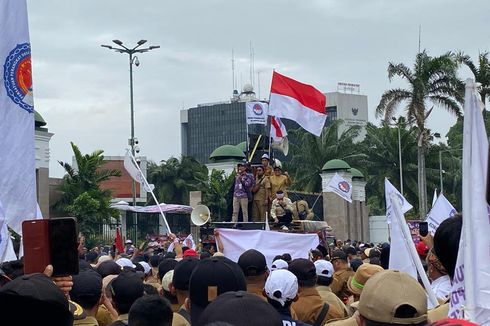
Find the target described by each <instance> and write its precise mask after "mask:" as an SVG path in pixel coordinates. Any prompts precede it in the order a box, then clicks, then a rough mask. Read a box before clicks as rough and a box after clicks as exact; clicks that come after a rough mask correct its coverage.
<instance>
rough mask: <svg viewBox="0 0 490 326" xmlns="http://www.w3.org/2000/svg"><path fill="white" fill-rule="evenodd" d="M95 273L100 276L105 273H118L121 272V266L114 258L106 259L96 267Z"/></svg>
mask: <svg viewBox="0 0 490 326" xmlns="http://www.w3.org/2000/svg"><path fill="white" fill-rule="evenodd" d="M97 273H99V274H100V276H102V278H104V277H106V276H107V275H119V274H121V266H119V264H118V263H116V262H115V261H114V260H106V261H104V262H102V263H100V265H99V266H98V267H97Z"/></svg>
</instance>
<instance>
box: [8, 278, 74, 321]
mask: <svg viewBox="0 0 490 326" xmlns="http://www.w3.org/2000/svg"><path fill="white" fill-rule="evenodd" d="M0 306H1V307H2V311H10V312H13V313H7V314H3V315H2V324H6V325H7V324H8V325H22V324H26V325H27V324H28V323H29V322H30V323H32V321H33V319H34V320H36V322H37V324H39V325H41V324H45V325H71V323H72V322H73V315H72V314H71V312H70V310H69V304H68V300H67V299H66V297H65V295H64V294H63V292H61V290H60V289H59V288H58V287H57V286H56V284H54V283H53V281H52V280H51V279H50V278H49V277H47V276H46V275H44V274H41V273H36V274H29V275H23V276H19V277H17V278H15V279H14V280H12V281H10V282H8V283H6V284H5V285H4V286H3V287H2V288H0ZM19 309H22V310H23V311H22V313H15V312H18V311H19Z"/></svg>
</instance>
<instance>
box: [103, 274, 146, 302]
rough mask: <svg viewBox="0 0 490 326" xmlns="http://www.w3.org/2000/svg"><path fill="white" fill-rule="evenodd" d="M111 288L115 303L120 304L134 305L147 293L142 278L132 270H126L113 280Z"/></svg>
mask: <svg viewBox="0 0 490 326" xmlns="http://www.w3.org/2000/svg"><path fill="white" fill-rule="evenodd" d="M111 286H112V290H113V298H114V301H116V302H118V303H133V302H134V301H136V299H138V298H139V297H141V296H143V294H144V292H145V289H144V287H143V280H142V279H141V276H140V275H139V274H138V273H136V272H135V271H131V270H124V271H123V272H122V273H121V274H119V275H118V276H117V277H116V278H115V279H114V280H112V282H111Z"/></svg>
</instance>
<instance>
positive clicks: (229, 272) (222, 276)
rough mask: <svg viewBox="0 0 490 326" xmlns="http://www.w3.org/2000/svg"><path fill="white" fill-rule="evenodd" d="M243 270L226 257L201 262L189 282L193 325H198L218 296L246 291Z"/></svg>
mask: <svg viewBox="0 0 490 326" xmlns="http://www.w3.org/2000/svg"><path fill="white" fill-rule="evenodd" d="M246 290H247V283H246V282H245V276H244V275H243V272H242V269H241V268H240V266H238V264H237V263H235V262H233V261H231V260H229V259H228V258H226V257H211V258H209V259H205V260H201V261H199V263H198V264H197V266H196V267H195V268H194V271H193V272H192V275H191V279H190V281H189V298H190V301H191V318H192V324H194V323H197V320H198V319H199V316H200V315H201V313H202V311H203V310H204V308H206V306H207V305H208V304H209V303H210V302H211V301H213V300H214V299H215V298H216V297H217V296H218V295H221V294H223V293H225V292H229V291H246Z"/></svg>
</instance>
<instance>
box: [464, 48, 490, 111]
mask: <svg viewBox="0 0 490 326" xmlns="http://www.w3.org/2000/svg"><path fill="white" fill-rule="evenodd" d="M456 59H457V61H458V62H459V63H462V64H464V65H465V66H467V67H468V68H469V69H470V70H471V72H472V73H473V75H474V76H475V81H476V82H477V83H480V84H481V87H480V89H479V91H478V92H479V93H480V96H481V101H482V102H483V105H485V104H486V100H487V98H488V97H489V96H490V62H489V60H488V52H484V53H479V54H478V63H477V64H475V63H474V62H473V61H471V58H470V56H469V55H466V54H464V53H463V52H459V53H458V54H457V55H456Z"/></svg>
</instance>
